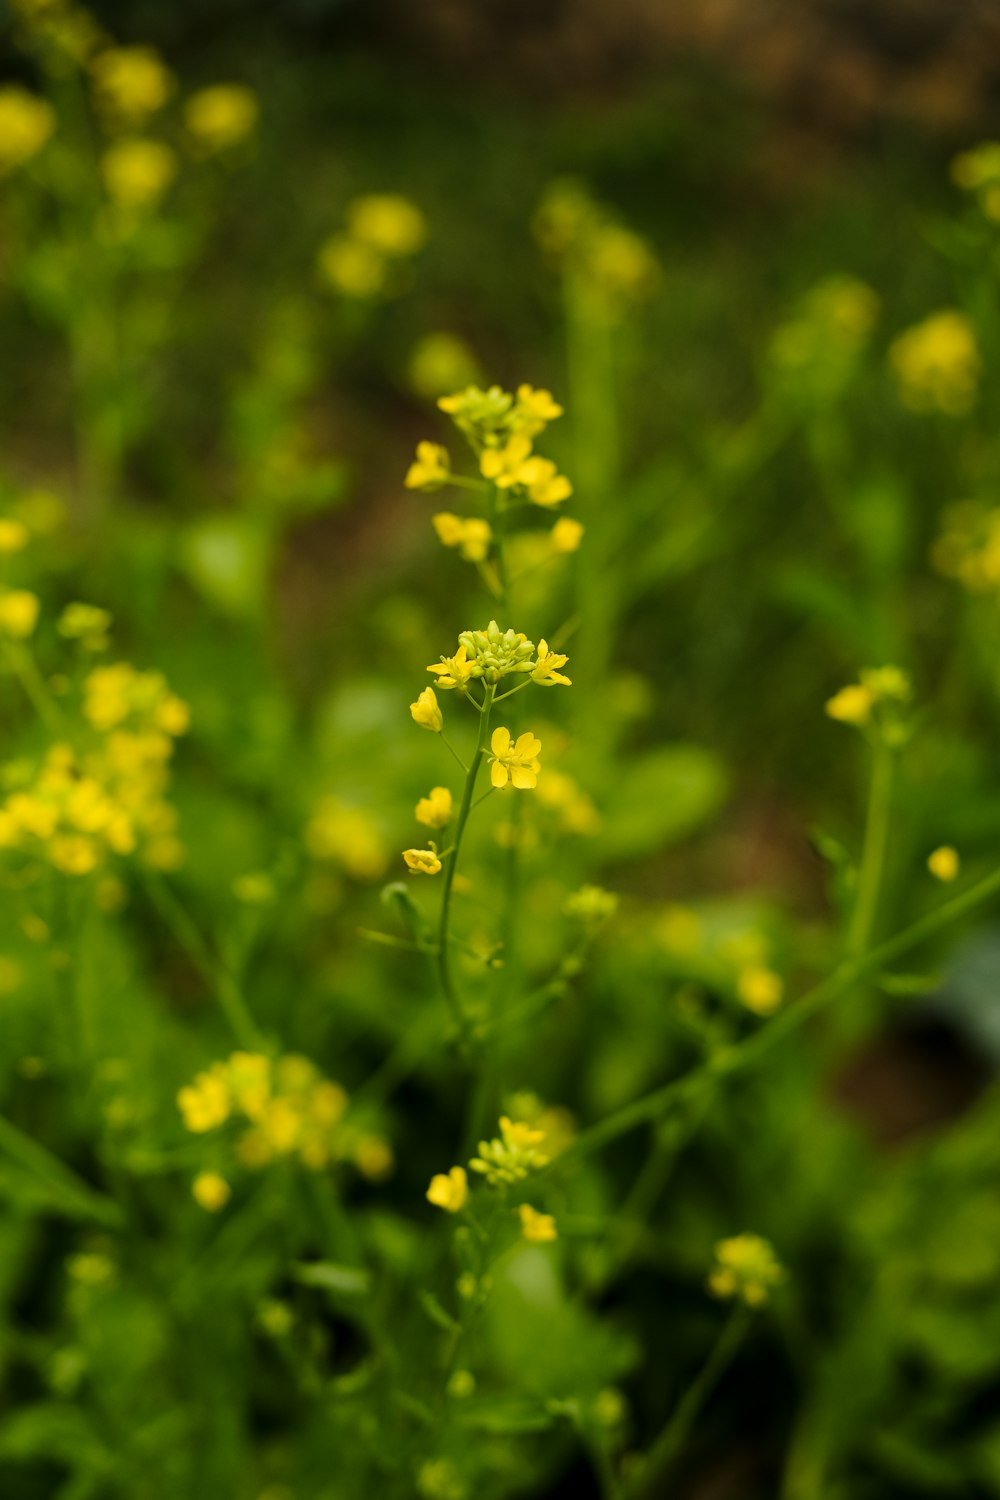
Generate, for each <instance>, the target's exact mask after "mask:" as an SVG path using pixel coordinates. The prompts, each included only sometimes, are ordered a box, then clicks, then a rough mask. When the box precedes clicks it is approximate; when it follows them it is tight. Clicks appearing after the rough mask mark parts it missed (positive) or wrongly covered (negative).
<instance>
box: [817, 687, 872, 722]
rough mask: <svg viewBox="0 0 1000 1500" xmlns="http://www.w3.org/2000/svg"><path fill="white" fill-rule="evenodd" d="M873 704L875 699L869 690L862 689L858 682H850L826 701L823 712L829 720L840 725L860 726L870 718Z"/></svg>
mask: <svg viewBox="0 0 1000 1500" xmlns="http://www.w3.org/2000/svg"><path fill="white" fill-rule="evenodd" d="M874 702H875V697H874V694H873V693H872V691H871V689H870V688H867V687H864V686H863V685H862V684H861V683H860V682H852V683H850V684H849V685H848V686H847V687H842V688H841V689H840V690H839V692H836V693H834V695H833V697H832V698H828V699H827V702H826V705H825V711H826V713H827V715H828V716H829V718H831V719H837V720H838V721H839V722H840V723H841V724H857V725H862V724H867V723H868V721H869V719H870V718H871V714H872V706H873V704H874Z"/></svg>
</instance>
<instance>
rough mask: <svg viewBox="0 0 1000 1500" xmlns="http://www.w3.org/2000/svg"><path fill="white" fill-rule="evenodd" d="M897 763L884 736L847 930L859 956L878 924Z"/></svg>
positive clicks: (850, 951)
mask: <svg viewBox="0 0 1000 1500" xmlns="http://www.w3.org/2000/svg"><path fill="white" fill-rule="evenodd" d="M894 765H895V756H894V754H893V751H892V749H891V748H890V746H888V745H886V744H885V743H884V741H881V740H880V741H879V743H878V744H877V745H876V746H875V758H874V760H873V762H872V775H871V783H870V786H869V790H868V811H867V814H866V817H865V835H864V843H863V845H862V850H861V865H860V870H859V874H858V888H857V895H856V898H855V902H854V910H853V912H852V914H851V923H850V927H849V928H848V933H847V952H848V954H849V956H851V957H856V956H857V955H858V954H860V953H863V952H864V951H865V949H866V948H867V947H868V944H869V941H870V939H871V934H872V929H873V927H874V925H875V914H876V910H877V907H878V898H879V892H880V890H881V886H882V875H883V871H884V869H885V853H886V849H887V847H888V842H889V815H890V811H891V803H892V776H893V770H894Z"/></svg>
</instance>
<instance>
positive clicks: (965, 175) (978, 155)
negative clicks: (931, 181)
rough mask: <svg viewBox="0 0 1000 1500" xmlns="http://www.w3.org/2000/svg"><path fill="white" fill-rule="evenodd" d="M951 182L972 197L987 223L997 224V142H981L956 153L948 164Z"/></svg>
mask: <svg viewBox="0 0 1000 1500" xmlns="http://www.w3.org/2000/svg"><path fill="white" fill-rule="evenodd" d="M951 180H952V182H954V184H955V186H956V187H960V188H962V189H963V190H964V191H965V192H967V193H975V195H976V198H977V200H978V203H979V207H980V208H981V210H982V212H983V214H984V215H985V216H986V218H987V219H992V220H993V221H994V222H996V221H998V220H1000V141H983V142H982V143H981V144H980V145H978V146H973V147H972V149H971V150H969V151H962V152H960V153H959V154H958V156H956V157H955V158H954V159H953V160H952V163H951Z"/></svg>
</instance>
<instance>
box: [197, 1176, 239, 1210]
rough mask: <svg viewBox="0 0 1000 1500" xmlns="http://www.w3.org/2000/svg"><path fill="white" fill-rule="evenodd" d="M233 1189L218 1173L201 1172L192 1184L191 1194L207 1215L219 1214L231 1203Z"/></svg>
mask: <svg viewBox="0 0 1000 1500" xmlns="http://www.w3.org/2000/svg"><path fill="white" fill-rule="evenodd" d="M230 1193H231V1189H230V1186H229V1183H228V1182H227V1181H226V1179H225V1178H224V1177H220V1176H219V1173H218V1172H199V1173H198V1175H197V1177H196V1178H195V1180H194V1182H192V1184H191V1194H192V1197H193V1198H194V1201H195V1202H196V1203H197V1204H198V1206H199V1207H200V1208H203V1209H204V1210H205V1212H206V1213H210V1214H214V1213H218V1211H219V1209H220V1208H225V1206H226V1204H227V1203H228V1202H229V1198H230Z"/></svg>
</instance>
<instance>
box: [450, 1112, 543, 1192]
mask: <svg viewBox="0 0 1000 1500" xmlns="http://www.w3.org/2000/svg"><path fill="white" fill-rule="evenodd" d="M544 1141H545V1131H544V1130H539V1129H538V1128H537V1127H535V1126H532V1125H529V1124H528V1123H527V1122H526V1121H524V1120H512V1119H511V1118H510V1116H509V1115H501V1116H500V1134H499V1136H494V1137H493V1139H492V1140H491V1141H480V1142H479V1155H478V1156H474V1157H473V1158H472V1159H471V1161H470V1162H469V1166H470V1167H471V1168H472V1170H473V1171H474V1172H479V1173H480V1174H481V1176H483V1177H485V1178H486V1181H487V1182H488V1183H489V1185H490V1187H499V1186H501V1185H505V1186H506V1185H510V1184H512V1183H515V1182H522V1181H523V1180H524V1178H526V1177H528V1176H530V1174H531V1173H532V1172H537V1171H538V1170H539V1169H540V1168H541V1167H547V1166H548V1164H549V1162H550V1161H551V1157H550V1156H548V1155H546V1154H545V1152H543V1151H541V1150H539V1147H540V1146H541V1145H542V1144H543V1142H544Z"/></svg>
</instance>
